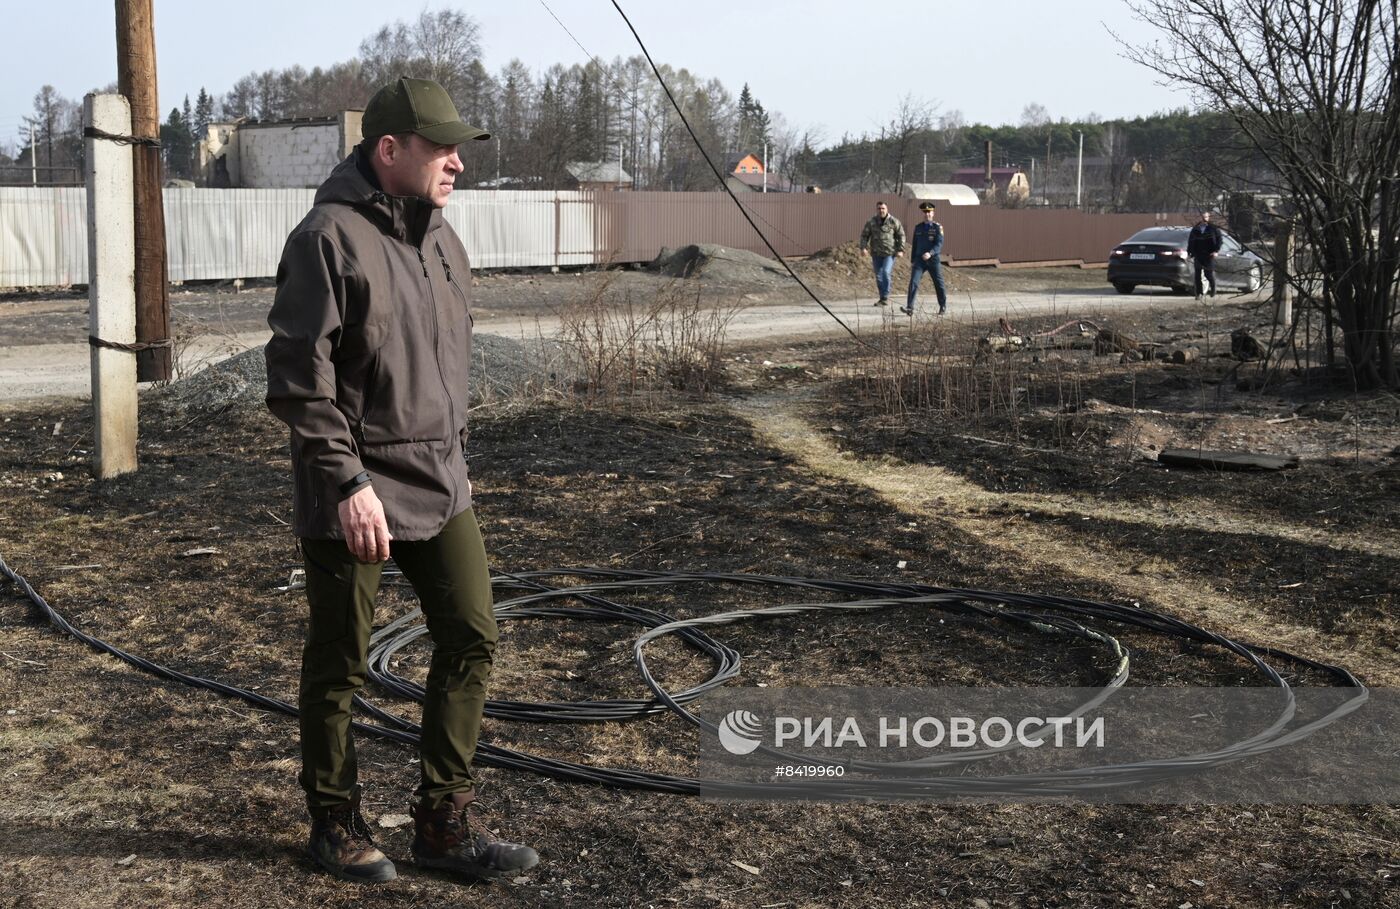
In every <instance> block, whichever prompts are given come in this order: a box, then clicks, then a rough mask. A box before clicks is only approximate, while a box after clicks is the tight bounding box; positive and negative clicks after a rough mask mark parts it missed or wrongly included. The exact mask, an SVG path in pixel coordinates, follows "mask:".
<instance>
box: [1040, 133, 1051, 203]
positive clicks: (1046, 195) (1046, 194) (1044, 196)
mask: <svg viewBox="0 0 1400 909" xmlns="http://www.w3.org/2000/svg"><path fill="white" fill-rule="evenodd" d="M1051 138H1053V137H1052V136H1051V135H1050V127H1048V126H1047V127H1046V128H1045V188H1044V189H1043V190H1041V192H1040V201H1042V202H1044V203H1045V204H1046V205H1047V206H1048V205H1049V204H1050V140H1051Z"/></svg>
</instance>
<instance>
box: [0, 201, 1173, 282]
mask: <svg viewBox="0 0 1400 909" xmlns="http://www.w3.org/2000/svg"><path fill="white" fill-rule="evenodd" d="M84 193H85V191H84V190H83V189H81V188H72V187H0V287H35V286H51V285H66V284H82V283H85V282H86V281H87V239H86V237H87V224H86V201H85V195H84ZM314 195H315V192H314V191H313V190H309V189H171V190H166V192H165V220H166V238H167V245H168V252H169V263H170V278H171V280H173V281H190V280H199V279H215V280H218V279H227V278H254V277H268V276H271V275H273V274H275V273H276V270H277V260H278V258H279V257H280V256H281V253H282V244H283V242H284V241H285V240H286V237H287V234H288V233H290V232H291V230H292V228H293V227H294V226H296V223H297V222H298V221H300V220H301V218H302V216H303V215H305V214H306V212H307V211H308V210H309V209H310V208H311V202H312V198H313V196H314ZM740 198H741V199H742V200H743V202H744V205H745V207H746V208H747V209H748V210H749V211H750V213H751V214H752V215H753V218H754V221H755V222H756V223H757V224H758V225H759V227H760V228H761V229H762V230H763V231H764V233H765V234H767V235H768V238H769V239H770V240H771V241H772V242H773V245H774V246H776V247H777V249H778V251H779V252H780V253H781V254H782V255H784V256H800V255H807V254H810V253H813V252H816V251H817V250H819V249H823V248H825V247H829V246H836V245H839V244H841V243H846V242H850V241H852V240H855V239H856V238H857V237H858V236H859V234H860V229H861V226H862V225H863V224H864V223H865V221H866V219H867V218H869V217H870V215H871V214H872V213H873V212H874V208H875V203H876V202H877V201H879V200H880V199H881V198H885V199H886V201H888V203H889V204H890V207H891V209H892V210H893V212H894V213H895V215H896V216H898V217H899V218H900V219H901V220H902V221H903V222H904V224H905V227H906V228H908V229H909V230H911V231H912V229H913V226H914V225H915V224H916V223H918V221H919V220H920V217H921V216H920V214H919V212H918V210H917V208H916V203H914V202H912V201H911V200H908V199H900V198H890V197H881V196H877V195H873V194H854V193H852V194H847V193H819V194H810V195H809V194H793V193H749V194H746V195H743V196H741V197H740ZM938 214H939V220H940V221H941V222H942V223H943V226H944V228H945V230H946V232H947V243H946V245H945V247H944V254H945V256H946V257H947V258H948V259H949V260H951V261H953V262H985V263H990V262H994V261H995V262H1000V263H1007V264H1009V263H1025V262H1078V261H1083V262H1102V261H1104V259H1105V258H1106V256H1107V253H1108V251H1109V250H1110V249H1111V248H1112V247H1113V245H1114V244H1115V243H1117V242H1119V241H1120V240H1122V239H1123V238H1124V237H1126V236H1128V235H1129V234H1131V233H1132V232H1133V231H1135V230H1137V229H1139V228H1142V227H1148V226H1151V225H1152V224H1154V223H1179V222H1180V220H1181V219H1180V218H1179V217H1177V216H1175V215H1172V216H1158V215H1152V214H1133V215H1094V214H1085V213H1082V212H1077V211H1059V210H1056V211H1035V210H1019V211H1018V210H1003V209H994V208H972V207H957V208H954V207H946V208H944V209H942V210H940V211H939V213H938ZM446 216H447V220H448V221H449V222H450V223H451V224H452V226H453V227H454V228H455V229H456V230H457V232H458V234H459V235H461V237H462V240H463V242H464V243H465V244H466V246H467V250H468V252H470V253H471V257H472V263H473V264H474V265H475V266H477V267H478V268H523V267H532V266H534V267H538V266H551V265H560V266H563V265H591V264H594V263H602V262H618V263H621V262H645V261H649V260H651V259H653V258H655V257H656V254H657V252H658V251H659V250H660V249H661V247H663V246H683V245H685V244H688V243H715V244H720V245H723V246H730V247H733V248H736V249H748V250H752V251H754V252H760V253H765V254H766V252H767V251H766V249H765V247H764V246H763V243H762V241H761V240H759V238H758V236H757V235H756V234H755V233H754V232H753V230H752V229H751V228H750V227H749V226H748V224H747V223H746V222H745V221H744V218H743V216H742V214H740V212H739V211H738V210H737V209H736V208H735V207H734V203H733V202H731V201H730V199H729V197H728V196H727V195H725V194H723V193H655V192H637V193H630V192H622V193H610V192H609V193H594V192H495V191H491V192H481V191H458V192H456V193H453V195H452V201H451V203H450V204H449V205H448V208H447V211H446Z"/></svg>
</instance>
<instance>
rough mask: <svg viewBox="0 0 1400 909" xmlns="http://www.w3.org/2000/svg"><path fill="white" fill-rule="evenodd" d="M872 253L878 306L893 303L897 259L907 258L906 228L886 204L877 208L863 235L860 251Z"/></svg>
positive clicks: (861, 236)
mask: <svg viewBox="0 0 1400 909" xmlns="http://www.w3.org/2000/svg"><path fill="white" fill-rule="evenodd" d="M866 250H869V251H870V263H871V265H873V266H874V267H875V287H876V288H877V289H878V290H879V291H880V299H878V300H876V301H875V305H876V306H884V305H885V304H887V303H889V302H890V274H891V273H893V272H894V260H895V259H898V258H899V257H900V256H903V255H904V225H903V224H900V223H899V219H898V218H896V217H895V216H894V215H892V214H890V209H889V206H888V205H886V204H885V203H884V202H883V201H882V202H880V203H879V204H878V205H876V206H875V217H873V218H871V219H870V220H869V221H866V222H865V227H864V229H862V230H861V232H860V251H861V252H865V251H866Z"/></svg>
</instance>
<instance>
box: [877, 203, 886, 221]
mask: <svg viewBox="0 0 1400 909" xmlns="http://www.w3.org/2000/svg"><path fill="white" fill-rule="evenodd" d="M889 213H890V207H889V206H888V205H886V204H885V203H883V202H881V203H880V204H879V205H877V206H875V214H877V215H879V216H880V217H882V218H883V217H884V216H885V215H888V214H889Z"/></svg>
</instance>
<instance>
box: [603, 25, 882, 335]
mask: <svg viewBox="0 0 1400 909" xmlns="http://www.w3.org/2000/svg"><path fill="white" fill-rule="evenodd" d="M612 5H613V9H615V10H617V14H618V15H619V16H621V17H622V21H623V22H625V23H627V30H628V31H630V32H631V33H632V37H633V38H635V39H636V40H637V46H638V47H640V48H641V49H642V56H644V57H646V58H647V63H648V64H649V65H650V66H651V71H652V72H653V73H654V74H655V75H656V81H657V82H658V83H659V84H660V85H661V90H662V91H664V92H665V93H666V97H667V98H668V99H669V100H670V102H671V106H672V107H674V108H675V109H676V114H677V116H679V117H680V118H681V123H682V124H683V125H684V126H685V131H686V132H688V133H690V139H691V141H692V142H694V143H695V147H696V148H698V149H699V150H700V156H701V157H703V158H704V159H705V163H706V164H708V165H709V166H710V170H711V171H713V172H714V175H715V179H716V180H718V181H719V185H720V186H721V187H723V188H724V191H725V192H726V193H728V194H729V198H730V200H732V201H733V202H734V204H735V206H737V207H738V209H739V213H740V214H741V215H743V216H744V220H745V221H747V222H749V227H752V228H753V232H754V233H756V234H758V238H759V239H760V240H762V241H763V245H764V246H766V247H768V251H769V252H770V253H772V254H773V258H774V259H776V260H777V261H778V264H780V265H782V266H783V268H784V269H785V270H786V271H787V273H788V274H789V275H791V276H792V279H793V280H794V281H796V282H797V284H798V286H799V287H801V288H802V289H803V290H804V291H806V293H807V296H809V297H811V298H812V300H813V302H815V303H816V304H817V305H818V306H820V307H821V308H822V309H823V310H824V311H825V312H826V314H827V315H828V316H831V318H833V319H835V320H836V324H837V325H840V326H841V327H842V328H844V329H845V330H846V334H848V335H850V336H851V338H853V339H854V340H855V342H856V343H857V344H860V345H862V346H863V347H868V348H870V349H871V350H873V351H875V352H876V353H879V354H884V353H887V351H884V350H882V349H881V348H880V347H879V346H878V345H875V344H871V343H870V342H869V341H867V340H865V339H864V338H862V337H861V336H860V335H858V334H856V332H855V330H854V329H852V328H851V326H849V325H847V324H846V323H845V322H844V321H843V320H842V319H841V317H840V316H838V315H836V313H834V312H832V311H831V307H829V306H827V305H826V304H825V303H823V302H822V299H821V297H818V296H817V295H816V293H815V292H813V290H812V288H810V287H808V286H807V282H806V281H803V280H802V278H801V277H800V276H799V275H798V274H797V272H795V271H793V269H792V266H791V265H789V264H788V262H787V260H786V259H784V258H783V257H782V256H781V255H779V253H778V250H777V248H776V247H775V246H773V244H772V243H771V242H769V240H768V235H767V234H765V233H764V232H763V231H762V230H760V229H759V227H758V225H757V224H755V223H754V220H753V218H752V217H750V215H749V210H748V209H747V208H746V207H745V206H744V204H743V203H742V202H740V201H739V197H738V196H736V195H734V190H733V189H731V188H730V186H729V183H728V182H726V181H725V179H724V175H723V174H722V173H720V169H719V168H718V167H717V166H715V162H714V160H713V159H712V158H710V153H709V152H708V151H706V150H705V146H704V144H703V143H701V141H700V137H699V136H697V135H696V134H695V129H694V127H692V126H691V125H690V120H689V118H687V117H686V115H685V111H683V110H681V106H680V104H679V103H678V102H677V101H676V96H675V95H673V94H671V87H670V86H669V85H667V84H666V80H665V78H664V77H662V75H661V69H660V68H659V67H658V66H657V65H656V61H655V60H653V59H651V51H649V50H647V46H646V43H645V42H643V41H642V36H641V35H639V34H637V29H636V27H635V26H634V25H632V20H631V19H629V18H627V14H626V13H625V12H623V11H622V7H621V5H619V4H618V2H617V0H612Z"/></svg>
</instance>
